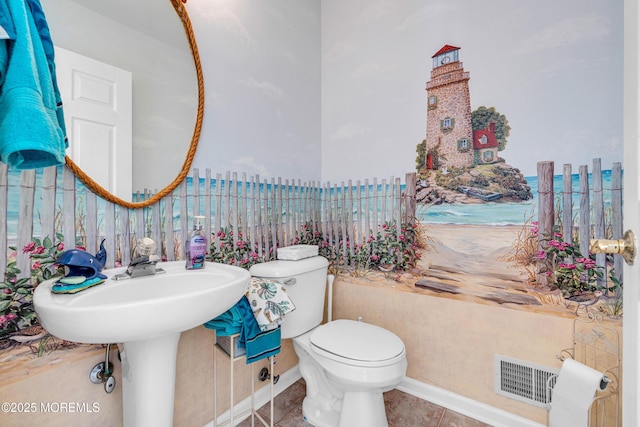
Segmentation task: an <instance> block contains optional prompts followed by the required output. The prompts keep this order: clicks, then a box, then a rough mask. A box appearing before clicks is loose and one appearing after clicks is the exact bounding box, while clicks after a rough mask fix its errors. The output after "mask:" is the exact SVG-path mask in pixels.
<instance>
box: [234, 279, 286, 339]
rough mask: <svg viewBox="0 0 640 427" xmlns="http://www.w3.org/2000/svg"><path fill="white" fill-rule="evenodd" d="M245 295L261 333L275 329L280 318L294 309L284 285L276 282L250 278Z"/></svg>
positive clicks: (280, 320)
mask: <svg viewBox="0 0 640 427" xmlns="http://www.w3.org/2000/svg"><path fill="white" fill-rule="evenodd" d="M245 295H246V297H247V299H248V300H249V303H250V304H251V310H253V315H254V317H255V318H256V322H257V323H258V326H260V330H262V331H268V330H271V329H274V328H277V327H278V326H279V325H280V323H281V322H282V317H283V316H284V315H285V314H287V313H290V312H292V311H293V310H295V309H296V306H295V305H294V304H293V301H291V299H290V298H289V295H288V294H287V291H286V290H285V288H284V285H283V284H282V283H280V282H278V281H277V280H272V279H259V278H256V277H252V278H251V282H250V283H249V288H248V289H247V292H246V293H245Z"/></svg>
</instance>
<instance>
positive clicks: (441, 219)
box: [417, 170, 611, 225]
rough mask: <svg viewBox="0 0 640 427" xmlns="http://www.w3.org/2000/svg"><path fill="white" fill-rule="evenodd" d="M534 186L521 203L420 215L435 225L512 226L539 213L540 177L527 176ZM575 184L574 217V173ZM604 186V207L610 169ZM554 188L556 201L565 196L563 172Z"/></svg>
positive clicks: (427, 210) (435, 209)
mask: <svg viewBox="0 0 640 427" xmlns="http://www.w3.org/2000/svg"><path fill="white" fill-rule="evenodd" d="M525 179H526V180H527V183H528V184H529V186H530V187H531V192H532V193H533V199H531V200H528V201H526V202H522V203H500V202H493V203H481V204H465V205H463V204H456V205H438V206H430V207H426V206H419V207H418V212H417V216H418V219H419V220H420V221H424V222H425V223H435V224H485V225H512V224H524V223H525V222H526V221H527V220H528V219H529V218H531V217H532V216H536V215H537V209H538V177H537V176H529V177H526V178H525ZM572 187H573V212H574V213H573V214H574V217H575V215H576V214H577V212H578V208H579V206H580V196H579V188H580V176H579V175H578V174H573V175H572ZM602 187H603V193H604V203H605V209H606V208H607V206H609V205H610V202H611V195H610V194H611V193H610V190H611V171H610V170H605V171H602ZM589 188H590V189H591V190H593V184H592V181H591V174H589ZM553 191H554V193H555V197H556V200H557V199H558V197H561V196H562V175H555V176H554V179H553Z"/></svg>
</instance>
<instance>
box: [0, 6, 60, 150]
mask: <svg viewBox="0 0 640 427" xmlns="http://www.w3.org/2000/svg"><path fill="white" fill-rule="evenodd" d="M0 1H6V0H0ZM27 2H28V4H29V8H30V9H31V15H32V16H33V22H35V24H36V29H37V30H38V35H39V36H40V41H41V42H42V48H43V49H44V55H45V57H46V58H47V65H48V66H49V72H50V73H51V84H52V87H53V95H54V97H55V101H56V118H57V119H58V126H60V129H62V135H63V136H64V144H65V145H64V146H65V148H67V147H68V146H69V140H68V138H67V128H66V126H65V124H64V111H63V109H62V96H61V95H60V89H59V88H58V77H57V74H56V63H55V48H54V46H53V40H52V39H51V33H50V32H49V24H47V18H46V17H45V15H44V10H42V5H41V4H40V0H27Z"/></svg>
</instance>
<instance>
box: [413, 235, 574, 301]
mask: <svg viewBox="0 0 640 427" xmlns="http://www.w3.org/2000/svg"><path fill="white" fill-rule="evenodd" d="M522 227H523V226H521V225H460V224H423V225H422V233H423V237H424V238H425V240H426V241H428V242H429V246H430V248H429V250H427V251H425V252H423V255H422V259H421V260H420V262H419V264H418V267H419V268H420V269H421V270H422V271H423V273H422V274H423V277H422V278H421V279H420V280H418V281H417V282H416V287H417V288H423V289H427V290H429V291H433V292H437V293H439V294H441V296H454V297H455V298H460V299H469V300H474V301H477V302H479V303H498V304H500V305H503V306H511V307H518V308H520V309H525V310H533V311H551V312H555V313H566V312H568V310H567V308H566V307H565V302H564V301H563V300H562V299H561V298H559V297H558V296H557V295H555V294H553V293H549V292H541V291H539V290H537V289H534V288H532V287H531V286H527V285H526V284H525V282H526V280H527V276H526V274H525V271H524V270H523V269H522V268H520V267H517V266H514V265H512V264H510V263H509V262H507V261H505V259H504V258H505V256H506V255H508V254H509V252H510V251H511V250H512V248H513V244H514V242H516V241H517V239H518V236H519V234H520V232H521V231H522Z"/></svg>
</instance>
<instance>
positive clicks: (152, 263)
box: [113, 237, 165, 280]
mask: <svg viewBox="0 0 640 427" xmlns="http://www.w3.org/2000/svg"><path fill="white" fill-rule="evenodd" d="M156 247H157V245H156V242H154V241H153V239H150V238H148V237H144V238H142V239H139V240H138V242H137V244H136V251H137V253H138V256H136V257H135V258H133V259H132V260H131V262H130V263H129V266H128V267H127V270H126V271H125V272H124V273H120V274H116V275H115V276H113V278H114V279H115V280H122V279H133V278H135V277H142V276H151V275H154V274H159V273H164V272H165V271H164V270H163V269H162V268H159V267H157V266H156V264H157V263H158V261H160V259H161V258H160V257H159V256H158V255H156V254H155V253H154V252H155V251H156Z"/></svg>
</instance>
